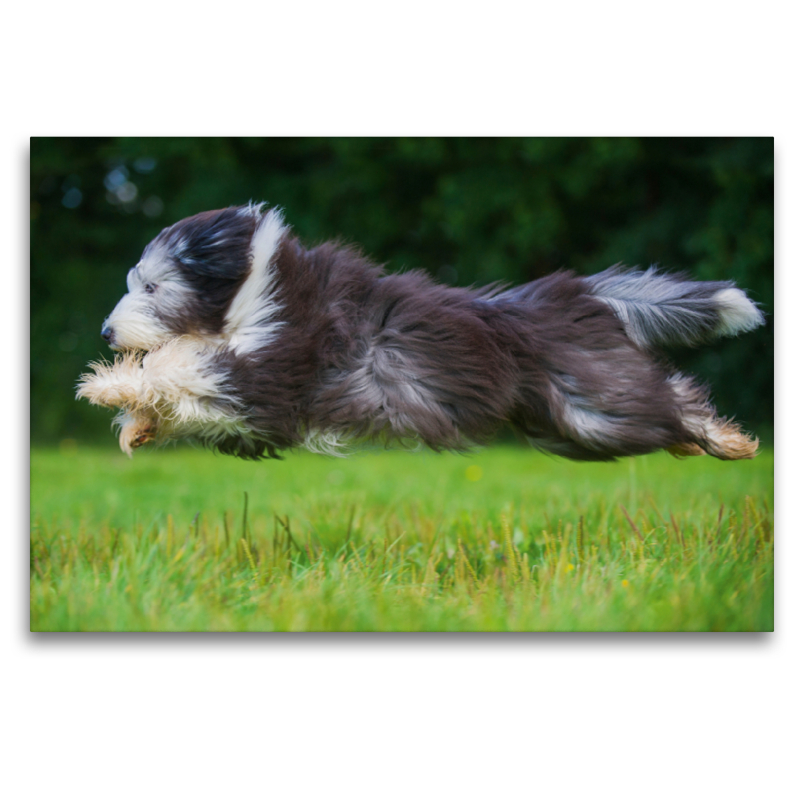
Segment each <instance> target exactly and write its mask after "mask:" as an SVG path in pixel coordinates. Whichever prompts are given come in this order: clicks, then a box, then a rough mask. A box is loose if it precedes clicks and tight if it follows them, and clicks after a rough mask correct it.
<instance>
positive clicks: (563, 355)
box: [31, 138, 774, 632]
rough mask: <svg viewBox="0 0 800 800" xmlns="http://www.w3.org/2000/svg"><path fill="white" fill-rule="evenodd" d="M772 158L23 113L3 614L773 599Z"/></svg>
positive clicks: (535, 607)
mask: <svg viewBox="0 0 800 800" xmlns="http://www.w3.org/2000/svg"><path fill="white" fill-rule="evenodd" d="M773 164H774V159H773V142H772V140H771V139H768V138H729V139H706V138H686V139H647V138H613V139H612V138H573V139H559V138H502V139H479V138H450V139H436V138H409V139H392V138H381V139H377V138H341V139H313V138H307V139H300V138H298V139H275V138H263V139H235V138H232V139H214V138H210V139H200V138H198V139H192V138H188V139H149V138H147V139H142V138H134V139H126V138H108V139H75V138H70V139H65V138H40V139H33V140H32V142H31V420H32V447H31V523H32V524H31V630H34V631H164V632H169V631H174V632H178V631H209V632H212V631H262V632H269V631H298V632H299V631H364V632H367V631H387V632H388V631H431V632H451V631H452V632H456V631H460V632H466V631H498V632H500V631H502V632H506V631H518V632H525V631H530V632H533V631H576V632H577V631H629V632H635V631H769V630H772V629H773V605H774V603H773V528H772V520H773V513H772V492H773V474H772V469H773V459H772V444H773V440H774V430H773V427H772V423H773V409H772V403H773V400H772V398H773V363H772V341H773V335H772V331H773V321H772V308H773Z"/></svg>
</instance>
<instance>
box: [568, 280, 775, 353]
mask: <svg viewBox="0 0 800 800" xmlns="http://www.w3.org/2000/svg"><path fill="white" fill-rule="evenodd" d="M584 280H585V282H586V284H587V285H588V287H589V294H591V295H593V296H594V297H596V298H597V299H598V300H601V301H602V302H604V303H606V304H607V305H608V306H609V307H610V308H611V310H612V311H613V312H614V313H615V314H616V315H617V317H619V319H620V320H621V321H622V324H623V325H624V326H625V331H626V333H627V334H628V336H629V337H630V338H631V339H632V340H633V341H634V342H636V343H637V344H638V345H639V346H641V347H647V348H650V347H657V346H659V345H662V346H663V345H676V344H680V345H689V346H696V345H699V344H704V343H706V342H710V341H713V340H714V339H717V338H719V337H720V336H735V335H736V334H739V333H743V332H745V331H751V330H753V329H754V328H757V327H758V326H759V325H763V324H764V315H763V314H762V313H761V311H760V310H759V309H758V307H757V306H756V304H755V303H753V301H752V300H750V299H749V298H748V297H747V295H746V294H745V293H744V292H743V291H742V290H741V289H737V288H736V286H735V285H734V284H733V283H732V282H731V281H692V280H689V279H688V278H686V277H684V276H681V275H671V274H669V273H665V272H659V271H658V270H657V269H656V268H655V267H650V268H649V269H648V270H646V271H644V272H642V271H640V270H633V269H626V268H625V267H623V266H620V265H617V266H614V267H610V268H609V269H607V270H605V271H604V272H600V273H598V274H597V275H592V276H590V277H587V278H584Z"/></svg>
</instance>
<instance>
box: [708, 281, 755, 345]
mask: <svg viewBox="0 0 800 800" xmlns="http://www.w3.org/2000/svg"><path fill="white" fill-rule="evenodd" d="M713 300H714V302H715V303H716V304H717V308H718V310H719V325H718V326H717V330H716V332H717V333H718V334H719V335H720V336H736V334H738V333H744V332H745V331H752V330H753V329H754V328H757V327H758V326H759V325H763V324H764V315H763V314H762V313H761V312H760V311H759V310H758V307H757V306H756V304H755V303H753V301H752V300H750V299H749V298H748V297H747V295H746V294H745V293H744V292H743V291H742V290H741V289H736V288H734V287H731V288H729V289H722V290H721V291H719V292H717V293H716V294H715V295H714V297H713Z"/></svg>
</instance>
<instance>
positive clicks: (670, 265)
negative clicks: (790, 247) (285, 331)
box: [30, 138, 774, 444]
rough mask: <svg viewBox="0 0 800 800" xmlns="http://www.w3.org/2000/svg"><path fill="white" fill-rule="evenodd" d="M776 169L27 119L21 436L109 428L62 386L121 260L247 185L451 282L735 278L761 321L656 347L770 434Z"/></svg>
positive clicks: (547, 148)
mask: <svg viewBox="0 0 800 800" xmlns="http://www.w3.org/2000/svg"><path fill="white" fill-rule="evenodd" d="M773 171H774V156H773V140H772V139H771V138H734V139H707V138H705V139H704V138H689V139H675V138H673V139H655V138H647V139H637V138H614V139H608V138H599V139H557V138H547V139H515V138H505V139H477V138H464V139H424V138H415V139H371V138H340V139H315V138H303V139H274V138H257V139H247V138H236V139H217V138H196V139H193V138H181V139H170V138H153V139H149V138H105V139H91V138H81V139H77V138H34V139H32V140H31V185H30V217H31V287H30V289H31V291H30V303H31V307H30V325H31V331H30V332H31V343H30V354H31V439H32V442H33V443H37V444H46V443H58V442H62V443H63V442H65V441H66V442H70V443H72V442H74V441H77V440H80V441H95V440H97V441H99V440H102V441H106V442H108V443H109V444H113V442H114V440H113V437H111V435H110V432H109V423H110V420H111V417H112V416H113V415H112V413H111V412H109V411H107V410H103V409H97V408H92V407H91V406H89V404H88V403H78V402H76V401H75V399H74V386H75V382H76V380H77V378H78V376H79V375H80V373H81V372H82V371H83V370H84V368H85V365H86V364H87V362H89V361H90V360H93V359H97V358H98V357H101V356H102V357H109V356H110V355H111V354H110V351H109V350H108V348H107V347H105V344H104V342H103V341H102V339H101V338H100V325H101V322H102V321H103V319H104V318H105V317H106V316H107V315H108V313H109V312H110V311H111V309H112V308H113V307H114V305H115V304H116V302H117V301H118V300H119V298H120V297H121V296H122V295H123V294H124V293H125V291H126V287H125V276H126V273H127V271H128V269H129V268H130V267H132V266H133V265H134V264H135V263H136V262H137V261H138V259H139V256H140V254H141V252H142V249H143V248H144V246H145V245H146V244H147V243H148V242H149V241H150V239H152V238H153V237H154V236H155V235H156V234H157V233H158V232H159V231H160V230H161V229H162V228H163V227H166V226H168V225H170V224H172V223H173V222H176V221H177V220H179V219H181V218H183V217H186V216H189V215H191V214H195V213H197V212H199V211H205V210H208V209H212V208H221V207H224V206H229V205H238V204H241V203H246V202H247V201H249V200H265V201H267V202H268V203H270V204H275V205H280V206H282V207H283V208H284V209H285V211H286V219H287V221H288V222H289V224H290V225H291V226H292V227H293V229H294V231H295V232H296V233H297V234H299V235H300V237H301V238H302V239H303V240H305V242H306V243H307V244H312V243H316V242H319V241H321V240H324V239H327V238H332V237H339V238H342V239H344V240H345V241H350V242H356V243H359V244H360V245H361V246H362V247H363V248H364V250H365V251H366V252H367V253H368V254H370V255H371V256H372V257H373V258H374V259H375V260H376V261H378V262H381V263H385V264H386V267H387V269H388V270H391V271H397V270H403V269H410V268H418V267H421V268H423V269H425V270H427V271H428V272H430V273H431V275H433V276H434V277H436V278H437V279H438V280H440V281H442V282H444V283H449V284H458V285H468V284H473V283H475V284H481V283H486V282H489V281H494V280H502V281H507V282H510V283H523V282H525V281H530V280H533V279H535V278H538V277H541V276H542V275H545V274H547V273H549V272H551V271H553V270H556V269H560V268H567V269H572V270H575V271H576V272H578V273H581V274H590V273H593V272H597V271H599V270H602V269H604V268H605V267H607V266H609V265H611V264H614V263H617V262H623V263H626V264H629V265H641V266H647V265H649V264H652V263H658V264H661V265H662V266H663V267H664V268H667V269H669V270H673V271H685V272H688V273H690V274H691V275H692V276H693V277H695V278H697V279H700V280H728V279H732V280H734V281H736V282H737V284H738V285H739V286H741V287H743V288H746V289H747V290H748V291H749V293H750V296H751V297H752V298H753V299H755V300H756V301H758V302H759V303H760V304H761V306H762V308H763V310H764V311H765V312H766V313H767V315H768V317H767V320H768V323H767V325H766V327H764V328H763V329H761V330H759V331H757V332H755V333H752V334H748V335H746V336H743V337H741V338H740V339H735V340H724V341H722V342H720V343H719V344H718V345H716V346H714V347H713V348H707V349H703V350H699V351H688V350H683V351H675V352H672V353H670V354H669V357H670V359H671V360H672V361H673V362H676V363H677V364H678V366H679V367H681V368H682V369H686V370H689V371H691V372H693V373H694V374H696V375H699V376H700V377H701V378H702V379H704V380H705V381H706V382H708V383H709V384H710V385H711V387H712V389H713V397H714V399H715V401H716V403H717V407H718V408H719V410H720V413H722V414H726V415H735V416H736V417H737V418H738V419H740V420H741V421H742V422H743V423H744V424H745V426H746V427H748V428H749V429H751V430H755V431H756V432H758V433H759V434H760V435H761V436H762V437H765V438H767V440H771V436H772V424H773V319H772V310H773Z"/></svg>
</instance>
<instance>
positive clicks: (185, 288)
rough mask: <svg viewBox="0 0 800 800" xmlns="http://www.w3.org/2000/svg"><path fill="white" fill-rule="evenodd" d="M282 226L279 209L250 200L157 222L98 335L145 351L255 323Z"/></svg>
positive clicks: (125, 347) (234, 331)
mask: <svg viewBox="0 0 800 800" xmlns="http://www.w3.org/2000/svg"><path fill="white" fill-rule="evenodd" d="M284 232H285V229H284V227H283V224H282V219H281V215H280V212H279V211H277V210H276V209H272V210H270V211H267V212H264V211H263V209H262V206H261V205H253V204H251V205H247V206H238V207H234V208H226V209H223V210H221V211H205V212H203V213H202V214H196V215H195V216H193V217H188V218H187V219H184V220H181V221H180V222H177V223H176V224H175V225H172V226H171V227H169V228H165V229H164V230H163V231H162V232H161V233H160V234H159V235H158V236H157V237H156V238H155V239H153V241H152V242H150V244H149V245H147V247H146V248H145V250H144V253H143V254H142V258H141V259H140V261H139V263H138V264H137V265H136V266H135V267H133V268H132V269H131V270H130V271H129V272H128V293H127V294H126V295H125V296H124V297H123V298H122V299H121V300H120V301H119V303H117V306H116V308H114V310H113V311H112V312H111V314H110V315H109V316H108V318H107V319H106V320H105V322H103V327H102V332H101V334H102V336H103V338H104V339H105V340H106V341H107V342H108V343H109V345H110V346H111V347H112V348H113V349H115V350H152V349H154V348H156V347H158V346H160V345H162V344H163V343H164V342H166V341H168V340H169V339H172V338H174V337H175V336H181V335H185V334H193V335H200V336H226V337H232V336H235V335H236V334H237V333H239V332H241V331H242V329H246V328H247V326H256V325H258V323H259V321H263V319H262V318H263V316H264V311H265V310H267V309H266V308H265V300H266V298H265V296H264V295H265V291H266V290H267V289H268V287H269V283H270V263H271V261H272V259H273V257H274V255H275V253H276V251H277V249H278V246H279V243H280V239H281V237H282V235H283V233H284ZM267 305H268V303H267Z"/></svg>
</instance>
